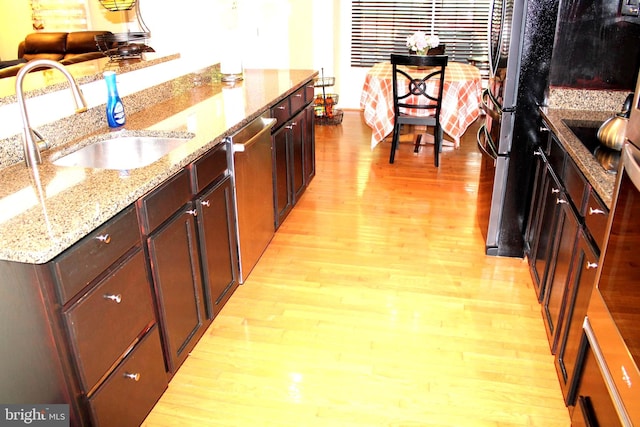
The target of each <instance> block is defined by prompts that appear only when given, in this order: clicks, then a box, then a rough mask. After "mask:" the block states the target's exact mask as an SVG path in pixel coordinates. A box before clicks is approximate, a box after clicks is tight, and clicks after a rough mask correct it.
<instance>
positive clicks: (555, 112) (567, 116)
mask: <svg viewBox="0 0 640 427" xmlns="http://www.w3.org/2000/svg"><path fill="white" fill-rule="evenodd" d="M613 114H614V112H605V111H591V110H561V109H542V115H543V117H544V118H545V119H546V120H547V123H548V124H549V126H550V128H551V131H552V132H553V133H554V134H555V135H556V136H557V137H558V140H559V141H560V143H561V144H562V146H563V147H564V149H565V150H566V151H567V153H568V154H569V155H570V156H571V158H572V159H573V161H574V162H575V163H576V165H577V166H578V168H579V169H580V170H581V171H582V173H583V174H584V176H585V177H586V178H587V181H589V184H591V186H592V187H593V189H594V190H595V191H596V193H597V194H598V196H599V197H600V199H602V201H603V202H604V204H605V205H606V206H607V207H608V208H611V197H612V195H613V187H614V185H615V181H616V175H615V174H614V173H610V172H606V171H605V170H604V168H602V166H600V163H598V161H597V160H596V159H595V157H594V156H593V155H592V154H591V152H590V151H589V150H588V149H587V148H586V147H585V146H584V145H583V144H582V142H580V140H579V139H578V138H577V137H576V136H575V134H574V133H573V132H572V131H571V129H569V126H567V123H566V121H568V122H569V123H571V125H572V126H574V125H575V126H579V125H581V126H586V127H599V125H600V124H601V123H602V122H604V121H605V120H606V119H608V118H609V117H611V116H612V115H613Z"/></svg>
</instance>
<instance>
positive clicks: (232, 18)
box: [0, 0, 366, 108]
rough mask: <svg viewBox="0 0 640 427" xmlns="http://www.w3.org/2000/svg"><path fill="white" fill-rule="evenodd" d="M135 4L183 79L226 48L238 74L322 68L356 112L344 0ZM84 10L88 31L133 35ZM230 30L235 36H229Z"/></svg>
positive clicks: (116, 19)
mask: <svg viewBox="0 0 640 427" xmlns="http://www.w3.org/2000/svg"><path fill="white" fill-rule="evenodd" d="M139 2H140V8H141V11H142V16H143V18H144V21H145V22H146V24H147V26H148V27H149V29H150V31H151V40H150V41H149V44H150V45H151V46H152V47H153V48H154V49H156V51H158V52H160V53H175V52H179V53H180V54H181V56H182V60H181V62H182V69H183V71H184V72H185V73H187V72H190V71H194V70H197V69H199V68H202V67H204V66H206V65H210V64H212V63H216V62H220V61H221V60H222V59H223V58H224V55H225V53H226V52H227V51H228V50H230V49H231V50H233V51H234V52H238V51H239V52H241V56H242V60H243V63H244V65H245V67H246V68H305V69H313V70H318V71H320V69H323V70H324V75H325V76H333V77H336V85H335V86H334V87H333V88H329V89H328V90H330V91H332V92H335V93H338V94H339V95H340V104H339V107H341V108H359V101H360V91H361V89H362V84H363V82H364V75H365V73H366V69H362V68H351V67H350V64H349V62H350V61H349V50H350V31H351V29H350V24H351V1H350V0H181V1H180V2H176V1H175V0H139ZM16 3H20V4H28V2H26V1H18V2H15V0H0V17H1V18H0V19H6V18H5V16H6V14H5V13H2V11H3V9H4V8H3V6H6V5H8V4H16ZM89 4H90V11H89V13H90V17H91V20H92V29H103V28H108V29H110V30H111V31H114V32H122V31H125V28H127V27H128V28H130V29H131V30H132V31H136V30H137V29H136V27H135V25H134V24H133V23H130V24H127V23H123V22H122V21H123V14H121V13H119V12H109V11H106V10H105V9H104V8H102V7H101V6H100V5H99V3H98V2H97V0H89ZM96 5H97V7H96ZM177 5H179V7H176V6H177ZM26 19H27V21H28V19H29V17H28V16H27V18H26ZM131 19H133V17H132V16H131ZM14 21H16V20H14ZM1 22H2V21H0V23H1ZM234 27H236V29H237V30H238V32H236V33H235V34H236V36H230V34H233V31H231V30H232V29H233V28H234ZM3 29H4V26H3ZM26 32H27V33H28V32H30V28H29V29H27V30H26ZM22 38H24V37H23V36H22V37H21V39H22ZM3 40H4V38H3Z"/></svg>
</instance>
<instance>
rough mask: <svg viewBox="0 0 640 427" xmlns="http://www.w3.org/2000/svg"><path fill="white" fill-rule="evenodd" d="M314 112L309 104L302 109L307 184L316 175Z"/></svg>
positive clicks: (305, 180)
mask: <svg viewBox="0 0 640 427" xmlns="http://www.w3.org/2000/svg"><path fill="white" fill-rule="evenodd" d="M314 121H315V114H314V112H313V105H309V106H308V107H307V108H305V110H304V140H303V146H302V148H303V150H304V153H303V156H304V168H303V170H304V185H305V187H306V186H308V185H309V183H310V182H311V180H312V179H313V177H314V176H315V175H316V144H315V139H316V138H315V126H314Z"/></svg>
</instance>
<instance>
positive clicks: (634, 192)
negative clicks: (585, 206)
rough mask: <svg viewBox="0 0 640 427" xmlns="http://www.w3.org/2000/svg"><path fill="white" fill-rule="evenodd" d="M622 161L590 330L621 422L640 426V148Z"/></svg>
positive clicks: (629, 148)
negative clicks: (639, 367)
mask: <svg viewBox="0 0 640 427" xmlns="http://www.w3.org/2000/svg"><path fill="white" fill-rule="evenodd" d="M620 162H621V164H620V168H619V170H618V175H617V184H616V190H615V192H614V193H615V194H614V196H613V200H614V202H613V206H612V208H611V212H610V215H609V224H608V231H607V238H606V243H605V245H604V247H603V249H602V255H601V258H600V263H599V264H600V266H599V267H598V272H597V278H596V287H595V288H594V291H593V294H592V296H591V301H590V303H589V308H588V311H587V318H586V319H585V324H584V326H585V327H584V330H585V334H586V336H587V338H588V339H589V345H590V347H591V349H592V350H593V353H594V355H595V357H596V359H597V361H598V366H599V367H600V371H601V373H602V377H603V378H604V380H605V383H606V385H607V389H608V391H609V395H610V397H611V400H612V401H613V403H614V406H615V408H616V412H617V415H618V417H619V420H616V421H619V422H620V423H621V424H622V425H625V426H633V425H636V426H640V371H639V370H638V362H639V361H640V149H639V148H638V147H636V146H635V145H633V144H631V143H626V144H625V146H624V148H623V149H622V154H621V160H620ZM600 425H603V424H602V423H600ZM604 425H608V424H606V423H605V424H604Z"/></svg>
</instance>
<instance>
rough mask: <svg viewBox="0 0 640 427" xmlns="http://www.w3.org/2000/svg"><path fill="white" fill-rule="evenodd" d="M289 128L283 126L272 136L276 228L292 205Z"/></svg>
mask: <svg viewBox="0 0 640 427" xmlns="http://www.w3.org/2000/svg"><path fill="white" fill-rule="evenodd" d="M288 133H289V129H288V128H287V126H283V127H281V128H280V129H278V130H277V131H276V132H275V133H274V134H273V135H272V136H271V138H272V144H273V197H274V206H275V210H276V211H275V219H276V224H275V226H276V228H278V227H279V226H280V224H281V223H282V221H283V220H284V218H285V217H286V216H287V214H288V213H289V211H290V210H291V208H292V207H293V198H292V196H291V194H292V190H291V180H290V179H289V174H290V170H289V151H290V150H289V149H288V148H287V146H288V144H289V137H288V136H287V135H288Z"/></svg>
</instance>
